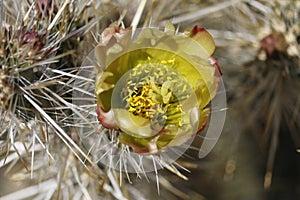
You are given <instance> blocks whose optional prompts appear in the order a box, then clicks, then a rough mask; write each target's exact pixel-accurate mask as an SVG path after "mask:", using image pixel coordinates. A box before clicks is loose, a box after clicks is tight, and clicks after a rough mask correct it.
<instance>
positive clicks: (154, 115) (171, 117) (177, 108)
mask: <svg viewBox="0 0 300 200" xmlns="http://www.w3.org/2000/svg"><path fill="white" fill-rule="evenodd" d="M148 62H149V63H145V64H141V65H138V66H137V67H135V68H133V69H132V70H131V73H130V75H129V76H128V78H127V83H126V85H125V87H124V88H123V90H122V91H123V92H122V94H121V96H123V97H122V99H123V102H124V106H125V108H126V109H127V110H128V111H129V112H130V113H131V114H133V115H135V116H138V117H142V118H144V119H150V121H151V122H152V127H153V128H155V127H157V125H160V126H164V125H167V124H173V125H176V126H182V125H183V119H182V116H183V114H184V112H183V109H182V105H181V103H180V101H179V99H180V100H182V99H186V98H188V96H189V95H188V92H190V91H188V89H187V88H189V87H188V86H187V85H186V82H185V81H183V80H182V79H181V78H180V75H179V74H178V73H176V72H174V70H172V69H171V68H170V67H168V66H166V65H164V64H162V63H153V62H152V60H151V59H150V58H148ZM165 63H168V65H170V63H172V64H174V63H175V60H168V61H166V62H165Z"/></svg>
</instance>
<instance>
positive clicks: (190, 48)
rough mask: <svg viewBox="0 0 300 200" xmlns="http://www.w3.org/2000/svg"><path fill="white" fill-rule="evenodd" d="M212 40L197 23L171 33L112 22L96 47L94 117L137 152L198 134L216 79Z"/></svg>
mask: <svg viewBox="0 0 300 200" xmlns="http://www.w3.org/2000/svg"><path fill="white" fill-rule="evenodd" d="M214 49H215V44H214V41H213V38H212V36H211V35H210V34H209V33H208V32H207V31H206V30H205V29H204V28H198V27H197V26H196V27H195V28H194V29H193V30H192V31H191V32H185V33H176V32H175V31H174V28H173V27H172V26H170V25H168V26H167V27H166V29H165V30H164V31H161V30H158V29H151V28H146V29H142V30H140V31H138V32H136V33H134V34H133V33H132V31H131V30H130V29H122V28H120V27H118V26H116V25H115V24H113V25H111V26H110V27H108V28H107V29H106V30H105V31H104V33H103V34H102V40H101V41H100V44H99V45H98V46H97V47H96V49H95V57H96V63H95V66H96V68H97V75H96V84H95V94H96V97H97V115H98V120H99V122H100V123H101V124H102V126H103V127H105V128H107V129H114V130H116V131H118V132H119V134H118V136H119V142H120V144H123V145H128V146H130V147H131V148H132V150H133V151H134V152H136V153H157V152H159V151H161V150H163V149H164V148H166V147H168V146H179V145H181V144H183V143H185V142H186V141H187V140H189V139H190V138H192V137H193V136H195V135H197V133H199V132H200V131H201V130H202V129H203V128H204V127H205V124H206V123H207V121H208V118H209V115H210V108H209V103H210V101H211V100H212V98H214V96H215V94H216V90H217V87H218V82H219V75H218V73H216V68H215V67H214V66H213V65H214V64H211V63H210V61H211V59H212V57H211V56H212V54H213V52H214Z"/></svg>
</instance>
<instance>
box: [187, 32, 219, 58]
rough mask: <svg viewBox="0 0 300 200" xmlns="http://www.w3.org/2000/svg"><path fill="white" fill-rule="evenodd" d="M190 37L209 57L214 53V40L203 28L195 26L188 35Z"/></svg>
mask: <svg viewBox="0 0 300 200" xmlns="http://www.w3.org/2000/svg"><path fill="white" fill-rule="evenodd" d="M190 37H191V38H193V39H194V40H196V41H197V42H198V43H199V44H200V45H201V46H203V48H204V49H205V50H206V51H207V53H208V54H209V55H212V54H213V53H214V51H215V48H216V45H215V42H214V39H213V37H212V36H211V35H210V33H209V32H208V31H207V30H206V29H205V28H199V27H198V26H195V27H194V28H193V30H192V31H191V33H190Z"/></svg>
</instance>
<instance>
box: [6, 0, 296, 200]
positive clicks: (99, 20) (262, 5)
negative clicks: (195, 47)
mask: <svg viewBox="0 0 300 200" xmlns="http://www.w3.org/2000/svg"><path fill="white" fill-rule="evenodd" d="M139 14H140V15H139ZM299 15H300V1H298V0H271V1H270V0H227V1H221V0H205V1H204V0H162V1H158V0H133V1H127V0H124V1H121V0H112V1H109V0H90V1H88V0H83V1H76V0H68V1H60V0H54V1H50V0H35V1H33V0H20V1H18V2H17V1H9V0H4V1H1V20H0V21H1V24H2V25H1V33H0V36H1V37H0V38H1V41H0V62H1V69H0V107H1V109H0V111H1V112H0V117H1V120H0V148H1V149H0V199H122V198H123V199H125V198H127V199H195V200H196V199H197V200H198V199H199V200H201V199H208V200H214V199H216V200H218V199H220V200H223V199H224V200H252V199H257V200H259V199H262V200H264V199H266V200H268V199H270V200H277V199H278V200H279V199H289V200H293V199H295V200H296V199H300V114H299V113H300V112H299V111H300V110H299V109H300V93H299V90H300V46H299V43H300V21H299V19H300V18H299ZM135 18H137V19H138V21H137V24H136V25H137V27H145V26H149V25H151V26H154V27H164V24H165V23H166V22H167V21H171V22H172V23H173V24H174V25H175V27H177V28H178V29H179V30H180V31H185V30H191V29H192V28H193V27H194V26H195V25H198V26H200V27H205V28H206V29H207V30H208V31H209V32H210V33H211V34H212V36H213V37H214V39H215V43H216V51H215V53H214V57H215V58H216V59H217V61H218V62H219V65H220V67H221V69H222V72H223V81H224V84H225V88H226V92H227V104H228V105H227V107H228V108H227V109H228V110H227V116H226V122H225V126H224V129H223V132H222V134H221V137H220V139H219V141H218V142H217V144H216V146H215V148H214V149H213V151H212V152H211V153H210V154H209V155H208V156H207V157H205V158H204V159H199V158H197V151H195V150H192V149H191V150H188V151H187V152H186V154H185V155H184V156H182V158H180V159H179V160H178V163H179V164H180V165H182V166H183V167H185V168H187V169H188V170H189V171H190V172H186V171H185V170H182V169H180V168H179V171H181V173H182V174H183V175H184V176H186V177H187V178H188V180H183V179H182V178H181V177H179V176H178V175H175V174H173V173H171V172H169V171H168V170H159V184H160V192H159V194H158V191H157V185H156V177H155V174H152V173H150V174H148V179H149V180H147V179H146V178H144V177H143V176H141V178H140V176H137V175H135V174H130V175H128V176H130V180H131V181H132V183H129V182H130V181H129V180H128V179H127V178H123V181H122V184H119V181H118V180H119V178H120V177H119V175H118V172H112V174H110V173H107V172H105V169H102V168H101V167H100V168H99V169H95V168H94V167H93V166H91V165H90V164H87V166H88V167H84V165H83V164H82V163H81V162H80V160H79V159H78V158H76V156H74V154H73V152H72V150H70V148H68V146H67V145H66V143H65V142H62V141H61V138H60V137H58V136H57V134H58V133H57V131H53V130H52V129H51V127H52V128H53V126H54V125H53V123H52V122H49V119H45V115H43V114H41V113H42V111H41V110H39V109H38V108H39V107H34V108H32V105H28V102H30V100H28V98H27V99H26V98H25V97H24V94H25V95H27V97H30V96H32V97H33V98H32V99H35V100H36V101H37V102H39V103H40V104H39V105H43V106H41V108H42V109H44V111H45V112H46V113H47V114H48V116H51V117H52V118H53V119H54V120H55V122H56V124H57V125H58V126H60V127H62V128H63V129H64V131H65V132H66V134H67V138H70V139H71V140H72V141H74V142H75V143H76V144H77V145H78V147H80V148H81V149H83V150H84V149H85V148H84V146H82V144H81V142H80V138H79V137H78V135H77V133H76V131H75V130H74V129H73V128H72V126H71V125H70V121H68V115H71V114H70V112H71V111H70V110H68V109H67V108H63V109H62V107H67V105H68V104H67V103H66V104H64V103H62V102H63V101H62V102H58V101H59V100H60V99H59V98H58V97H57V96H55V95H54V93H55V94H57V95H59V96H61V97H62V98H63V99H64V100H66V101H68V100H70V91H69V90H70V84H71V82H72V80H74V76H70V74H73V73H74V74H75V73H76V70H77V68H78V67H80V65H81V63H82V61H83V58H84V57H85V56H86V55H88V53H89V52H90V50H91V49H93V48H94V46H95V45H96V44H97V42H96V41H97V40H98V39H99V37H100V34H101V32H102V31H103V30H104V29H105V28H106V27H108V26H109V24H111V23H112V22H114V21H117V20H119V19H121V20H123V22H124V25H125V27H129V26H130V25H132V21H133V19H135ZM49 69H50V70H49ZM55 70H56V71H55ZM45 71H47V72H46V73H45ZM57 71H59V73H57ZM62 72H65V73H68V74H67V75H66V74H64V73H62ZM57 82H62V83H64V84H61V85H58V84H57ZM45 88H46V89H45ZM47 88H48V90H47ZM43 97H45V98H43ZM16 105H17V106H16ZM51 108H52V109H51ZM32 121H34V122H32ZM68 125H69V126H68ZM54 129H55V128H54ZM56 130H57V129H56ZM197 142H198V141H197V140H196V141H195V142H194V145H195V146H197ZM69 143H70V141H69V142H68V144H69ZM198 146H199V145H198ZM32 148H33V149H34V150H32ZM72 148H73V149H74V152H77V153H78V152H79V150H78V149H76V148H74V147H72ZM72 148H71V149H72ZM32 152H36V153H35V154H34V156H33V153H32ZM78 154H79V158H81V159H82V160H84V161H85V159H86V158H85V157H84V156H83V155H81V154H80V152H79V153H78ZM51 156H53V157H54V160H55V161H53V160H52V158H51ZM32 163H34V165H33V164H32ZM32 168H34V170H32ZM112 177H115V178H112ZM123 177H126V175H124V176H123ZM114 180H115V181H114ZM118 185H121V186H118Z"/></svg>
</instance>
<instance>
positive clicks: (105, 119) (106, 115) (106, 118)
mask: <svg viewBox="0 0 300 200" xmlns="http://www.w3.org/2000/svg"><path fill="white" fill-rule="evenodd" d="M97 115H98V116H97V117H98V121H99V122H100V123H101V124H102V126H104V127H105V128H108V129H115V130H118V129H119V127H118V125H117V123H116V120H115V115H114V112H113V111H112V110H109V111H108V112H104V111H103V110H102V109H101V106H99V105H97Z"/></svg>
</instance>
